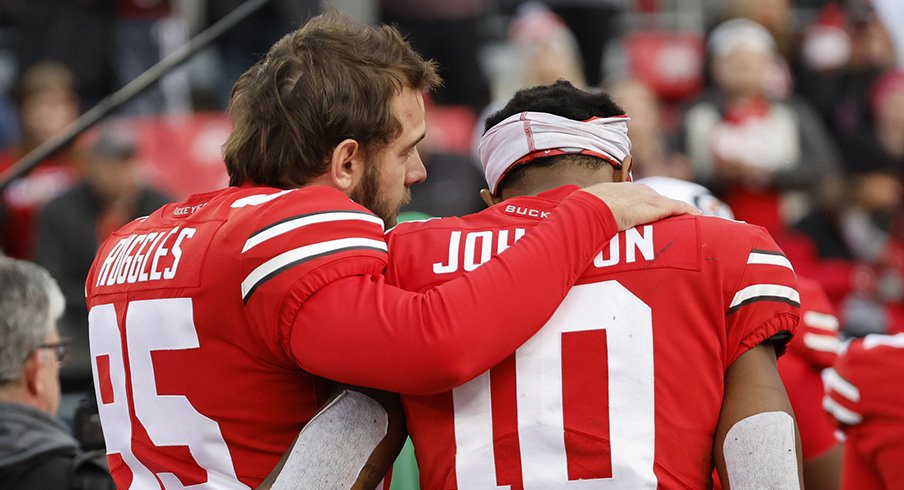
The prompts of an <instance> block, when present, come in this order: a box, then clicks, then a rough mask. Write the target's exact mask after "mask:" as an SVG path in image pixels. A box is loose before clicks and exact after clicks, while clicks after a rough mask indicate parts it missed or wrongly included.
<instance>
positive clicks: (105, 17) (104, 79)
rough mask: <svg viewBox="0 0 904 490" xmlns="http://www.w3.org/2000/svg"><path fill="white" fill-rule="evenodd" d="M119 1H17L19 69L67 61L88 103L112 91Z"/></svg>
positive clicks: (16, 22) (26, 69)
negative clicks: (116, 4)
mask: <svg viewBox="0 0 904 490" xmlns="http://www.w3.org/2000/svg"><path fill="white" fill-rule="evenodd" d="M112 1H113V0H78V1H73V0H20V1H16V2H7V3H16V4H18V5H17V7H18V8H17V9H15V12H16V14H15V22H14V24H15V25H16V27H17V29H16V33H15V35H16V40H17V42H16V48H17V49H16V57H17V61H18V66H19V70H21V71H22V72H26V71H28V69H30V68H31V67H32V66H34V65H37V64H41V63H44V62H46V61H55V62H57V63H62V64H64V65H65V66H66V67H67V68H68V69H69V70H71V72H72V76H73V78H74V80H76V81H77V84H78V92H79V94H80V95H81V98H82V102H83V103H84V104H85V107H91V106H93V105H94V104H96V103H97V102H98V101H99V100H100V99H102V98H103V97H105V96H106V95H107V94H109V93H110V92H111V89H112V88H113V84H114V76H113V64H112V62H111V60H112V45H113V42H112V40H113V37H112V22H113V16H112V15H111V14H112V11H111V6H112Z"/></svg>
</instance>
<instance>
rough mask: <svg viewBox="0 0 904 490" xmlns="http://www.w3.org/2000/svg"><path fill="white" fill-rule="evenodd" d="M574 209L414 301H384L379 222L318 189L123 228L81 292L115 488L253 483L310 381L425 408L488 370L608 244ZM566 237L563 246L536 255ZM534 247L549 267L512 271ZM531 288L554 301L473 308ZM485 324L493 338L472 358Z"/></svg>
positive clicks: (586, 209) (204, 201)
mask: <svg viewBox="0 0 904 490" xmlns="http://www.w3.org/2000/svg"><path fill="white" fill-rule="evenodd" d="M575 195H576V198H575V199H569V200H568V202H567V203H563V204H562V206H560V208H559V210H560V211H561V212H558V213H557V215H556V216H555V217H553V218H550V220H548V221H549V224H550V226H548V227H545V229H544V230H542V233H541V230H539V229H538V230H537V231H536V233H534V234H533V236H531V237H527V238H525V240H524V242H525V243H524V244H525V246H523V247H522V246H521V245H520V244H519V247H518V250H513V251H512V253H510V254H509V256H507V257H500V258H499V260H497V261H496V262H497V263H498V265H496V264H494V267H486V268H484V269H483V270H481V271H479V272H477V273H475V274H473V275H471V276H469V277H468V278H466V279H465V280H462V281H454V282H450V283H448V284H444V285H442V286H440V287H437V288H435V289H434V290H431V291H430V293H429V294H415V293H411V292H406V291H403V290H401V289H398V288H396V287H390V286H387V285H386V284H385V281H384V279H383V276H382V273H383V271H384V268H385V265H386V261H387V254H386V242H385V240H384V236H383V222H382V220H380V219H379V218H378V217H376V216H375V215H373V214H372V213H370V212H369V211H367V210H366V209H365V208H363V207H361V206H359V205H357V204H355V203H354V202H352V201H351V200H350V199H349V198H348V197H346V196H345V195H344V194H342V193H341V192H339V191H337V190H335V189H331V188H328V187H322V186H310V187H305V188H302V189H295V190H279V189H273V188H264V187H253V188H228V189H224V190H220V191H216V192H212V193H208V194H201V195H196V196H192V197H190V198H189V199H188V200H187V201H184V202H180V203H174V204H169V205H167V206H164V207H163V208H161V209H159V210H158V211H156V212H154V213H153V214H151V215H150V216H149V217H147V218H142V219H138V220H135V221H133V222H131V223H129V224H128V225H126V226H125V227H123V228H122V229H120V230H119V231H117V232H115V233H114V234H113V235H111V236H110V237H109V238H108V239H107V240H106V241H105V242H104V243H103V244H102V245H101V248H100V251H99V252H98V256H97V258H96V259H95V262H94V264H93V266H92V268H91V270H90V272H89V276H88V278H87V282H86V294H87V301H88V307H89V309H90V312H89V336H90V341H91V359H92V368H93V371H94V379H95V383H96V395H97V398H98V402H99V409H100V416H101V422H102V425H103V427H104V435H105V438H106V443H107V452H108V454H109V455H110V458H109V459H110V467H111V471H112V472H113V476H114V478H115V480H116V482H117V484H118V486H119V487H120V488H129V487H130V485H132V484H134V485H135V486H134V487H132V488H159V487H166V488H175V487H178V486H179V485H186V486H187V485H195V484H197V485H199V486H198V487H197V488H217V489H223V488H246V487H247V486H255V485H257V484H259V483H260V481H261V480H262V479H263V478H264V477H265V476H266V475H267V473H268V472H269V471H270V469H271V468H272V467H273V466H274V464H275V463H276V462H277V460H278V459H279V457H280V456H281V454H282V453H283V451H284V450H285V449H286V448H287V447H288V445H289V443H290V442H291V441H292V440H293V438H294V437H295V436H296V435H297V434H298V432H299V430H300V429H301V427H302V426H303V424H304V423H306V422H307V421H308V420H309V419H310V417H311V416H312V415H313V414H314V412H315V410H316V409H317V407H318V406H319V405H320V404H321V402H322V401H323V398H324V396H325V395H326V390H327V389H328V387H327V386H326V383H325V382H324V381H323V380H322V379H320V378H317V377H315V376H314V375H319V376H324V377H329V378H330V379H334V380H336V381H341V382H346V383H351V384H358V385H366V386H372V387H376V388H381V389H391V390H395V391H400V392H408V393H435V392H441V391H445V390H448V389H451V388H452V387H453V386H456V385H457V384H460V383H462V382H464V381H465V380H466V379H468V378H470V377H473V376H474V375H476V374H477V373H479V372H480V371H482V370H485V369H487V368H488V367H490V366H492V365H494V364H495V363H496V362H498V359H499V357H501V356H504V355H505V353H507V352H511V351H513V350H514V349H515V348H516V347H517V346H518V345H520V344H521V343H523V342H524V340H526V339H527V338H529V336H530V335H531V334H533V333H534V332H535V331H536V330H537V329H538V328H539V327H540V326H541V325H542V323H543V321H544V320H545V319H546V318H548V316H549V314H551V313H552V312H553V311H554V310H555V307H556V306H557V304H558V303H559V301H560V300H561V299H562V298H563V297H564V295H565V294H566V292H567V290H568V288H569V286H570V285H571V284H573V283H574V280H575V279H576V278H577V277H579V276H580V274H581V272H582V270H583V269H584V264H586V262H587V261H588V260H590V258H591V257H592V255H593V254H594V253H595V250H596V248H597V247H598V244H599V243H601V242H602V241H603V240H604V239H606V238H608V237H611V236H613V235H614V233H615V231H614V230H615V221H614V218H613V217H612V214H611V212H609V211H608V209H607V208H606V207H605V206H603V205H602V204H601V202H600V201H599V199H597V198H596V197H593V196H591V195H589V194H587V193H583V192H582V193H575ZM544 224H545V223H544ZM581 224H583V227H584V228H586V230H585V229H584V228H578V227H579V226H580V225H581ZM595 225H599V226H595ZM568 229H577V230H576V231H577V232H576V233H568V235H569V236H572V235H573V236H575V238H576V239H577V240H576V242H575V243H574V244H572V243H565V242H564V241H563V240H558V241H556V240H555V239H554V237H556V236H564V235H565V234H566V230H568ZM550 241H551V242H556V243H558V245H557V246H558V247H565V251H564V253H563V254H562V256H561V257H555V258H553V259H551V260H550V261H549V264H551V267H549V268H546V269H543V270H539V269H537V268H536V267H535V266H534V265H533V263H532V262H528V261H527V260H526V258H528V257H539V256H544V254H545V255H549V254H548V253H547V252H548V250H547V249H548V247H549V246H548V245H544V243H545V242H550ZM577 242H580V243H577ZM519 257H520V258H519ZM509 259H512V260H509ZM515 259H517V260H515ZM486 273H489V274H486ZM538 275H540V276H541V277H537V276H538ZM543 278H545V279H547V280H548V283H549V284H550V287H551V288H553V289H554V290H556V291H559V292H558V293H555V294H551V295H550V294H545V293H544V292H543V291H539V290H537V291H535V292H533V293H529V294H527V295H526V296H525V297H526V298H528V299H529V301H530V305H529V306H527V307H524V306H522V305H520V304H519V303H518V301H517V299H513V298H501V299H500V301H497V302H495V303H485V304H483V303H479V302H477V301H475V298H484V297H487V296H489V295H492V294H493V291H495V290H507V289H510V288H511V287H512V284H522V283H525V282H532V283H534V284H538V283H540V282H541V279H543ZM314 293H316V294H314ZM489 317H499V318H498V320H496V321H495V324H497V325H503V326H504V328H500V330H499V331H497V332H496V333H495V334H490V335H487V336H485V337H484V338H482V339H480V342H477V341H476V335H475V332H478V330H477V329H478V328H479V327H480V324H479V322H478V319H480V318H489ZM524 327H527V328H524ZM522 330H523V331H522ZM465 354H467V356H465ZM445 359H452V360H454V361H456V362H454V363H453V362H445V361H444V360H445ZM193 488H194V487H193Z"/></svg>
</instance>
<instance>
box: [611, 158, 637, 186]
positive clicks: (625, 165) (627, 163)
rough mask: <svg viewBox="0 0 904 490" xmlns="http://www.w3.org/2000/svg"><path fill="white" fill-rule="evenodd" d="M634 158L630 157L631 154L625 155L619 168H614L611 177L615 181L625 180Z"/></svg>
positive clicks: (629, 172) (629, 173)
mask: <svg viewBox="0 0 904 490" xmlns="http://www.w3.org/2000/svg"><path fill="white" fill-rule="evenodd" d="M633 163H634V159H633V158H631V155H628V156H626V157H625V159H624V160H622V164H621V170H616V171H615V175H614V176H613V177H614V178H613V179H612V180H613V181H615V182H627V181H628V180H629V177H630V176H631V169H632V167H633Z"/></svg>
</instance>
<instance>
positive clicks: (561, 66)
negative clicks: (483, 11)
mask: <svg viewBox="0 0 904 490" xmlns="http://www.w3.org/2000/svg"><path fill="white" fill-rule="evenodd" d="M496 58H497V60H496V61H497V62H496V63H494V64H495V65H496V69H495V70H493V72H492V73H491V79H492V84H491V85H492V89H493V100H492V102H490V104H489V105H488V106H487V107H485V108H484V109H483V111H482V112H481V114H480V117H479V118H478V121H477V124H476V125H475V127H474V134H473V137H472V146H473V157H474V164H475V165H476V166H477V167H478V168H479V166H480V164H479V161H478V157H477V143H478V141H480V137H481V136H482V135H483V125H484V121H485V120H486V118H487V117H489V116H490V115H491V114H493V113H495V112H496V111H498V110H500V109H502V107H503V106H505V103H506V102H508V100H509V99H510V98H511V97H512V95H514V94H515V92H517V91H518V90H521V89H525V88H530V87H536V86H538V85H552V84H553V83H555V82H556V81H557V80H568V81H569V82H571V83H572V85H574V86H575V87H578V88H582V89H583V88H586V87H587V82H586V80H585V78H584V73H583V69H582V67H581V52H580V50H579V48H578V43H577V40H576V39H575V37H574V34H573V33H572V32H571V31H570V30H569V29H568V26H566V25H565V23H564V22H563V21H562V19H561V18H559V17H558V16H557V15H556V14H554V13H553V12H551V11H550V10H549V8H548V7H546V6H545V5H544V4H543V3H540V2H533V1H531V2H525V3H523V4H521V5H520V6H519V7H518V10H517V12H516V13H515V17H514V18H513V19H512V22H511V24H510V25H509V31H508V40H507V42H506V43H505V46H504V47H503V48H502V50H501V52H500V53H499V54H498V55H497V57H496ZM481 179H482V177H481Z"/></svg>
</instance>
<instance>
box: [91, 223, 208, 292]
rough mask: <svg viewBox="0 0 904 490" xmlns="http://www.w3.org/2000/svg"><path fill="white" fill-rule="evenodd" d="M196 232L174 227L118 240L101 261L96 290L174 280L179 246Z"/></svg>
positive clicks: (193, 229)
mask: <svg viewBox="0 0 904 490" xmlns="http://www.w3.org/2000/svg"><path fill="white" fill-rule="evenodd" d="M196 232H197V230H196V229H195V228H190V227H180V226H176V227H174V228H171V229H168V230H162V231H151V232H148V233H133V234H131V235H128V236H126V237H123V238H121V239H119V241H117V242H116V244H115V245H113V248H112V249H110V251H109V252H108V253H107V255H106V256H105V257H104V260H103V262H102V263H101V265H100V272H99V273H98V275H97V281H96V282H95V285H96V286H113V285H121V284H134V283H136V282H146V281H159V280H168V279H172V278H174V277H176V273H177V271H178V269H179V264H180V262H181V260H182V245H183V243H184V242H185V241H186V240H189V239H191V238H192V237H194V236H195V233H196Z"/></svg>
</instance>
